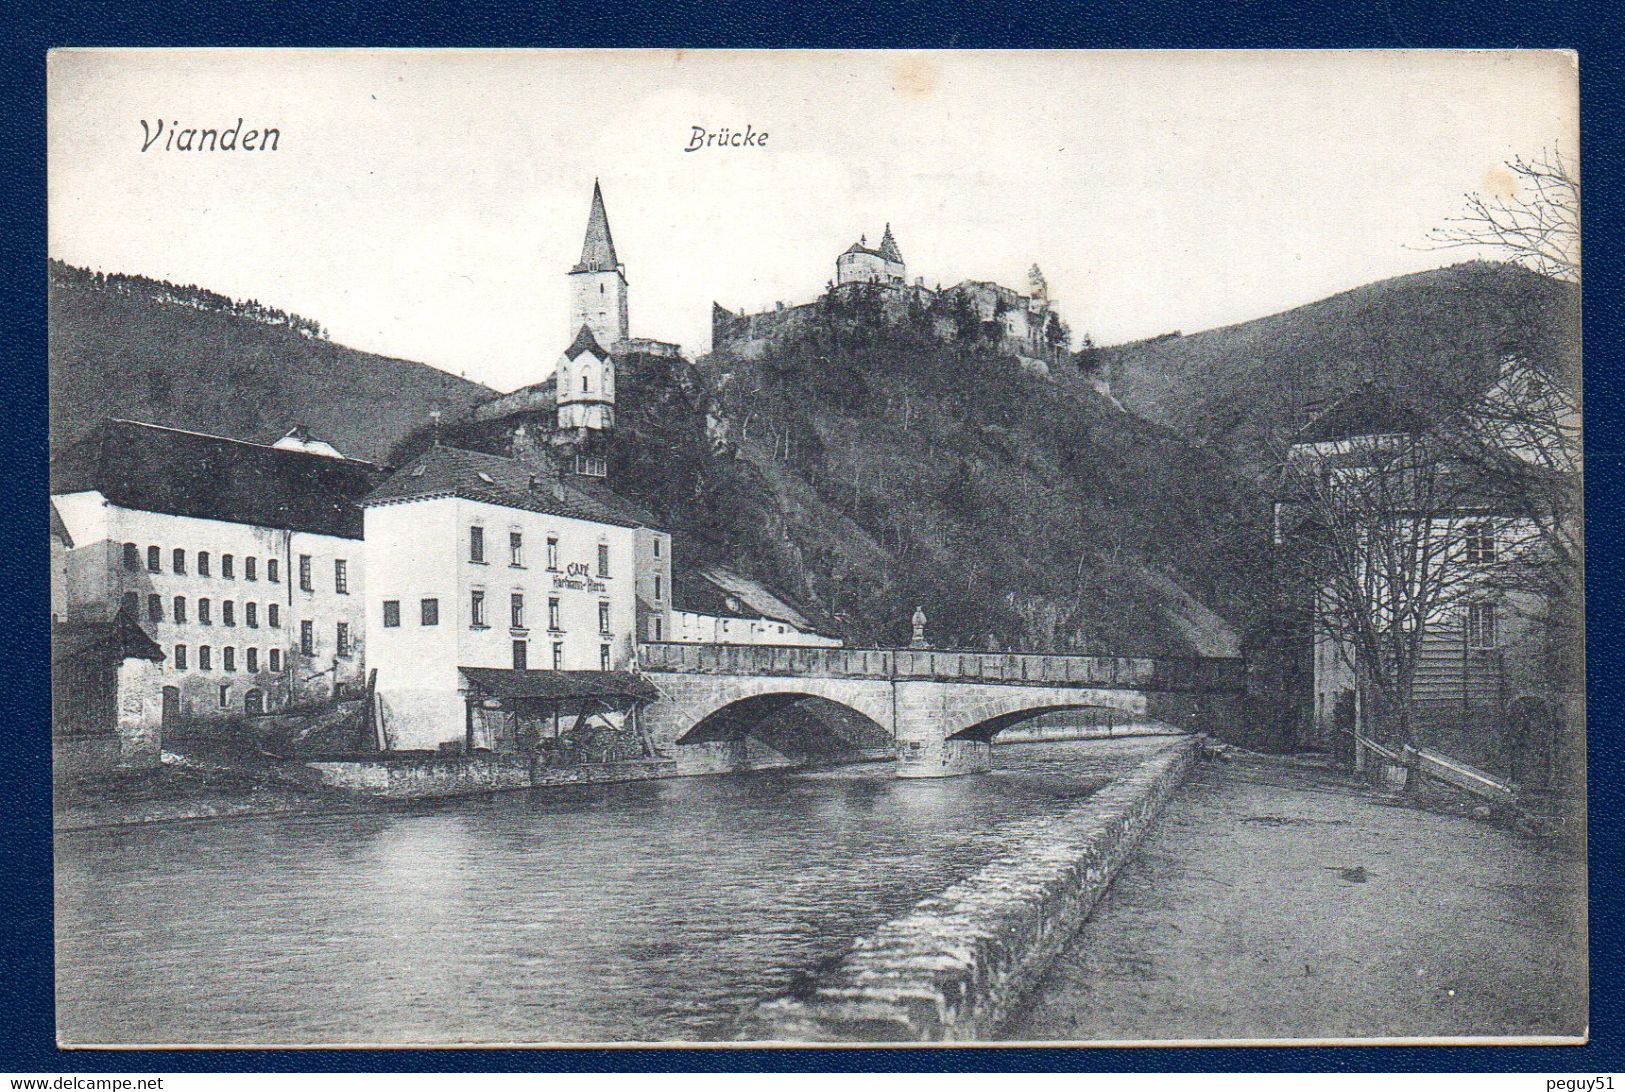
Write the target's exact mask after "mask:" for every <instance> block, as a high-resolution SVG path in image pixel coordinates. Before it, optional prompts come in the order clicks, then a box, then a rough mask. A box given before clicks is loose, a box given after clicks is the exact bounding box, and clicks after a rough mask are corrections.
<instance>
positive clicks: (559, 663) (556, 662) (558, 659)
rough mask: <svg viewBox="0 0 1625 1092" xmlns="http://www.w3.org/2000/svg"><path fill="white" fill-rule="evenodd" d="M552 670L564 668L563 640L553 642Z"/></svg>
mask: <svg viewBox="0 0 1625 1092" xmlns="http://www.w3.org/2000/svg"><path fill="white" fill-rule="evenodd" d="M553 670H554V671H563V670H564V642H563V641H554V642H553Z"/></svg>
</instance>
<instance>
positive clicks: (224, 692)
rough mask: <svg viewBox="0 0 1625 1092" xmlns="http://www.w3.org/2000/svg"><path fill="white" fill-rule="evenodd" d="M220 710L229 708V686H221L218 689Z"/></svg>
mask: <svg viewBox="0 0 1625 1092" xmlns="http://www.w3.org/2000/svg"><path fill="white" fill-rule="evenodd" d="M220 708H222V709H229V708H231V687H229V686H222V687H221V688H220Z"/></svg>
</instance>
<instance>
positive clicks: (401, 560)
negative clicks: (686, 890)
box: [362, 447, 671, 750]
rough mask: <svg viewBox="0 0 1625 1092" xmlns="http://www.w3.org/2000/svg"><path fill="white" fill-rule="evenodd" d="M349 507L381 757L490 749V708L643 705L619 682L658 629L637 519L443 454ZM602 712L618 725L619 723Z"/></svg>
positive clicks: (486, 461) (630, 511) (482, 458)
mask: <svg viewBox="0 0 1625 1092" xmlns="http://www.w3.org/2000/svg"><path fill="white" fill-rule="evenodd" d="M362 503H363V507H364V511H365V542H366V565H367V574H368V575H367V611H366V614H367V623H368V627H369V629H370V630H371V637H370V638H369V647H370V657H371V658H370V661H369V662H370V664H371V665H372V666H373V667H374V668H376V670H377V672H378V676H377V692H376V696H377V705H378V714H379V717H380V721H381V723H380V734H381V737H382V740H381V741H382V743H383V745H384V746H385V747H386V748H387V749H390V750H434V749H438V748H440V747H442V746H443V745H447V744H451V745H456V744H458V743H459V742H460V743H461V744H462V745H463V746H465V747H468V748H471V749H487V748H492V749H495V748H497V747H498V746H499V743H500V741H499V740H497V739H495V738H493V733H494V732H496V731H497V730H498V728H497V727H496V725H494V724H488V723H487V722H488V721H494V720H496V719H498V718H495V717H489V718H488V717H487V716H486V715H485V714H486V712H487V711H492V710H494V709H495V704H494V703H495V702H496V701H497V700H499V699H512V701H510V705H511V706H513V707H514V708H517V707H518V705H523V704H524V703H526V702H529V703H532V704H537V703H557V702H560V701H564V700H565V699H567V698H568V699H575V698H577V697H578V696H579V694H578V690H579V689H580V688H582V687H587V688H592V689H594V690H597V691H602V692H603V693H604V695H605V696H607V697H610V698H619V697H626V696H629V695H631V694H634V693H636V692H638V691H639V690H641V689H642V688H641V687H639V686H637V685H636V684H635V683H634V682H632V680H631V676H630V675H629V674H628V673H629V671H630V669H631V668H632V667H633V666H634V665H635V662H636V656H637V649H636V646H637V640H638V637H639V634H640V633H648V634H661V633H664V632H667V631H669V629H670V624H671V623H670V589H671V539H670V536H669V535H668V534H667V533H666V532H665V531H664V530H663V529H661V528H660V527H659V526H658V524H657V521H656V520H655V518H654V517H653V516H652V515H650V514H649V513H647V512H645V511H643V510H642V509H641V508H639V507H638V506H636V505H634V504H632V503H631V502H630V501H627V500H625V499H624V498H621V497H619V496H616V495H615V494H614V493H612V492H610V491H609V490H608V489H605V488H603V487H602V486H600V485H598V484H597V483H596V482H591V481H589V480H586V479H583V478H580V477H573V478H564V477H561V476H559V475H558V474H556V473H555V474H547V473H545V471H541V470H539V469H538V468H537V467H535V466H532V465H529V464H526V463H522V462H520V461H518V460H515V459H509V458H504V457H502V456H498V455H489V454H484V453H481V452H475V451H465V450H462V449H459V448H450V447H433V448H430V449H429V450H428V451H427V452H425V453H424V454H423V455H422V456H420V457H419V458H418V459H416V460H414V461H413V462H412V463H410V464H408V465H407V466H405V467H403V468H402V469H401V470H399V471H397V472H396V473H395V474H393V475H392V476H391V477H390V478H389V479H388V480H387V481H386V482H384V483H383V484H382V485H381V486H379V487H378V489H377V490H375V491H374V492H373V493H372V494H371V495H370V496H368V497H367V498H366V499H365V500H364V501H363V502H362ZM640 593H641V594H640ZM515 703H517V705H516V704H515ZM611 704H614V703H613V702H612V703H611ZM604 712H606V713H610V714H612V715H611V716H610V717H609V718H608V719H610V720H611V721H612V722H614V723H619V716H618V715H616V714H619V713H621V712H624V709H620V710H609V709H606V710H604Z"/></svg>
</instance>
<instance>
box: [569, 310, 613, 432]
mask: <svg viewBox="0 0 1625 1092" xmlns="http://www.w3.org/2000/svg"><path fill="white" fill-rule="evenodd" d="M623 291H624V289H623ZM553 376H554V380H555V383H554V398H555V400H556V401H557V403H558V410H559V428H560V429H562V430H577V429H588V430H592V431H602V432H607V431H609V430H610V429H612V428H614V427H615V360H614V357H612V356H611V355H610V352H609V350H608V349H605V348H604V347H603V346H602V345H601V344H599V342H598V339H597V338H596V337H594V336H593V331H592V328H591V327H590V326H588V325H586V324H585V323H583V324H582V326H581V329H580V330H578V331H577V332H576V339H575V340H574V341H573V342H571V343H570V347H569V348H568V349H566V350H564V355H563V356H561V357H559V362H558V364H557V365H555V366H554V368H553Z"/></svg>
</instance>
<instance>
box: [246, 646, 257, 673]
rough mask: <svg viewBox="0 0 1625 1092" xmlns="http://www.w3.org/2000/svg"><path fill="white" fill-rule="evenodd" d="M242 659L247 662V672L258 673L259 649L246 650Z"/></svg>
mask: <svg viewBox="0 0 1625 1092" xmlns="http://www.w3.org/2000/svg"><path fill="white" fill-rule="evenodd" d="M243 657H244V658H245V659H246V660H247V661H248V670H249V671H251V672H253V671H258V670H259V669H260V650H259V649H257V648H251V649H248V650H247V651H246V652H244V653H243Z"/></svg>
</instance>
